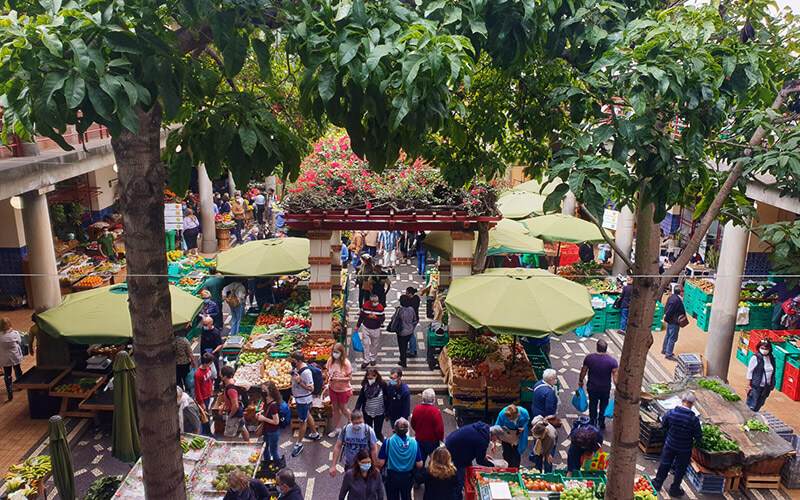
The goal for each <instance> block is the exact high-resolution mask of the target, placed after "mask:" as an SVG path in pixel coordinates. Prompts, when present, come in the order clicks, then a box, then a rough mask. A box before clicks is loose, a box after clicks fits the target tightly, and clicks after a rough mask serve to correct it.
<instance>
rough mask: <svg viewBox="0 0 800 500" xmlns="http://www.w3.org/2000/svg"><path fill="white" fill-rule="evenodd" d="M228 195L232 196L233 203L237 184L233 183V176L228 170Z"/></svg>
mask: <svg viewBox="0 0 800 500" xmlns="http://www.w3.org/2000/svg"><path fill="white" fill-rule="evenodd" d="M228 194H229V195H231V201H233V195H234V194H236V183H235V182H234V181H233V174H232V173H231V171H230V170H228Z"/></svg>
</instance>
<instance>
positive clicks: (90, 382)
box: [53, 377, 100, 394]
mask: <svg viewBox="0 0 800 500" xmlns="http://www.w3.org/2000/svg"><path fill="white" fill-rule="evenodd" d="M98 380H100V379H99V378H95V377H84V378H79V379H77V380H75V381H74V382H70V383H66V384H61V385H58V386H56V387H55V388H54V389H53V391H54V392H61V393H78V394H80V393H84V392H86V391H88V390H89V389H91V388H92V387H94V385H95V384H96V383H97V381H98Z"/></svg>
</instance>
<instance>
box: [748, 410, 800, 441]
mask: <svg viewBox="0 0 800 500" xmlns="http://www.w3.org/2000/svg"><path fill="white" fill-rule="evenodd" d="M758 416H760V417H762V418H763V419H764V421H766V423H767V425H769V428H770V429H772V431H773V432H775V434H777V435H778V436H780V437H782V438H783V439H784V440H785V441H786V442H787V443H789V444H791V445H793V446H794V445H795V444H796V442H795V439H796V438H797V436H795V434H794V430H793V429H792V428H791V427H789V426H788V425H787V424H786V422H784V421H783V420H781V419H779V418H778V417H776V416H775V415H773V414H772V413H770V412H767V411H760V412H758ZM797 444H800V443H797Z"/></svg>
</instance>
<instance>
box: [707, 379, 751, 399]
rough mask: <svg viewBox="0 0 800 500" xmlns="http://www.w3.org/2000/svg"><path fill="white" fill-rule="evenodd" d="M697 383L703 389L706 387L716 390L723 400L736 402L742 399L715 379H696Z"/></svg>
mask: <svg viewBox="0 0 800 500" xmlns="http://www.w3.org/2000/svg"><path fill="white" fill-rule="evenodd" d="M697 385H699V386H700V387H702V388H703V389H708V390H709V391H712V392H716V393H717V394H719V395H720V396H722V399H724V400H725V401H731V402H736V401H741V400H742V398H740V397H739V396H737V395H736V394H734V393H732V392H731V391H730V389H728V388H727V387H725V386H724V385H722V384H720V383H719V382H717V381H716V380H706V379H703V380H698V381H697Z"/></svg>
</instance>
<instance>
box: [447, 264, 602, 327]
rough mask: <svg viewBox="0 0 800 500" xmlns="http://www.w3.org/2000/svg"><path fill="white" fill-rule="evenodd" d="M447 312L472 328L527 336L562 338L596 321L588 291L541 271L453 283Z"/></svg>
mask: <svg viewBox="0 0 800 500" xmlns="http://www.w3.org/2000/svg"><path fill="white" fill-rule="evenodd" d="M445 307H446V308H447V311H448V312H449V313H450V314H454V315H456V316H458V317H459V318H461V319H463V320H464V321H466V322H467V323H469V324H470V325H472V326H473V327H475V328H481V327H485V328H488V329H489V330H491V331H493V332H495V333H498V334H501V333H505V334H510V335H522V336H527V337H544V336H546V335H549V334H551V333H555V334H562V333H566V332H569V331H572V330H573V329H575V328H576V327H579V326H581V325H585V324H586V323H587V322H589V321H590V320H591V319H592V317H593V316H594V310H593V309H592V304H591V296H590V295H589V291H588V290H587V289H586V287H584V286H582V285H579V284H578V283H575V282H572V281H569V280H567V279H564V278H561V277H560V276H555V275H553V274H551V273H549V272H547V271H544V270H541V269H507V268H498V269H488V270H486V272H484V273H483V274H477V275H475V276H468V277H465V278H456V279H454V280H453V282H452V284H451V285H450V290H449V291H448V292H447V298H446V299H445Z"/></svg>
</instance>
